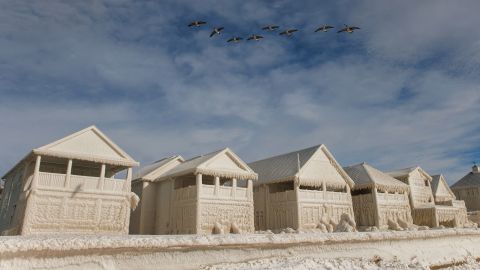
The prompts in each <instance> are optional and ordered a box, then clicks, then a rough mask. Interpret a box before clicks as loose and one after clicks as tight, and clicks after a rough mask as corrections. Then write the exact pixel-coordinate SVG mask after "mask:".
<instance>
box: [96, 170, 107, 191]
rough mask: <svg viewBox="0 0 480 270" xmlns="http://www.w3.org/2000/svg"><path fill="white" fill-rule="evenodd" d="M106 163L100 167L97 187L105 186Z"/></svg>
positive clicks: (101, 188) (102, 187)
mask: <svg viewBox="0 0 480 270" xmlns="http://www.w3.org/2000/svg"><path fill="white" fill-rule="evenodd" d="M105 167H106V166H105V164H102V167H101V168H100V178H99V179H98V186H97V189H100V190H103V189H104V187H105Z"/></svg>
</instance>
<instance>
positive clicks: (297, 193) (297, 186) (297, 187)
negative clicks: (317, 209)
mask: <svg viewBox="0 0 480 270" xmlns="http://www.w3.org/2000/svg"><path fill="white" fill-rule="evenodd" d="M293 189H294V190H295V199H296V203H297V220H296V222H295V223H296V224H297V228H295V229H297V230H298V229H300V228H301V224H302V221H301V219H302V213H301V211H302V205H301V204H300V183H298V181H295V182H294V183H293Z"/></svg>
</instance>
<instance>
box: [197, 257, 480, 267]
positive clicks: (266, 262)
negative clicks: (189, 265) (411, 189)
mask: <svg viewBox="0 0 480 270" xmlns="http://www.w3.org/2000/svg"><path fill="white" fill-rule="evenodd" d="M439 268H440V269H442V270H473V269H480V263H479V262H477V261H476V260H475V259H473V258H467V260H466V261H465V262H461V263H459V264H456V265H451V266H445V267H439ZM280 269H282V270H327V269H328V270H333V269H337V270H380V269H400V270H401V269H425V270H429V269H431V268H430V267H429V266H422V265H421V264H420V263H419V262H418V261H416V260H415V259H413V260H412V261H411V262H410V263H402V262H401V261H399V260H393V261H384V260H383V259H382V258H380V257H378V256H374V257H372V258H370V259H363V258H337V259H320V258H313V257H278V258H268V259H260V260H252V261H248V262H242V263H223V264H217V265H211V266H206V267H204V268H203V270H280Z"/></svg>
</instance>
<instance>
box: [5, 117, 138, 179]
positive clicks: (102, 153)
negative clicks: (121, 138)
mask: <svg viewBox="0 0 480 270" xmlns="http://www.w3.org/2000/svg"><path fill="white" fill-rule="evenodd" d="M33 155H42V156H52V157H60V158H68V159H78V160H86V161H92V162H101V163H106V164H111V165H117V166H128V167H133V166H138V165H139V163H138V162H137V161H135V160H134V159H133V158H132V157H131V156H129V155H128V154H127V153H126V152H125V151H123V150H122V149H121V148H120V147H119V146H118V145H116V144H115V143H114V142H113V141H112V140H110V138H108V137H107V136H106V135H105V134H104V133H103V132H101V131H100V130H99V129H98V128H97V127H95V126H89V127H87V128H84V129H82V130H80V131H78V132H75V133H73V134H71V135H68V136H66V137H64V138H62V139H59V140H56V141H54V142H52V143H49V144H47V145H44V146H41V147H38V148H35V149H33V150H32V151H30V152H29V153H28V154H27V155H26V156H25V157H24V158H23V159H21V160H20V161H19V162H17V164H16V165H15V166H14V167H12V168H11V169H10V170H9V171H8V172H7V173H6V174H5V175H4V176H3V177H2V178H5V177H7V175H8V174H10V173H11V172H12V171H13V170H14V169H15V168H17V166H19V165H20V164H21V163H22V162H24V161H27V160H29V159H30V158H31V157H32V156H33Z"/></svg>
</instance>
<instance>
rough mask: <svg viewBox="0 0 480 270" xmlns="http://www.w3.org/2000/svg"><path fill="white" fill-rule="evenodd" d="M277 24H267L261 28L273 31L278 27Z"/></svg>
mask: <svg viewBox="0 0 480 270" xmlns="http://www.w3.org/2000/svg"><path fill="white" fill-rule="evenodd" d="M278 27H279V26H278V25H267V26H265V27H262V30H266V31H275V30H277V29H278Z"/></svg>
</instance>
